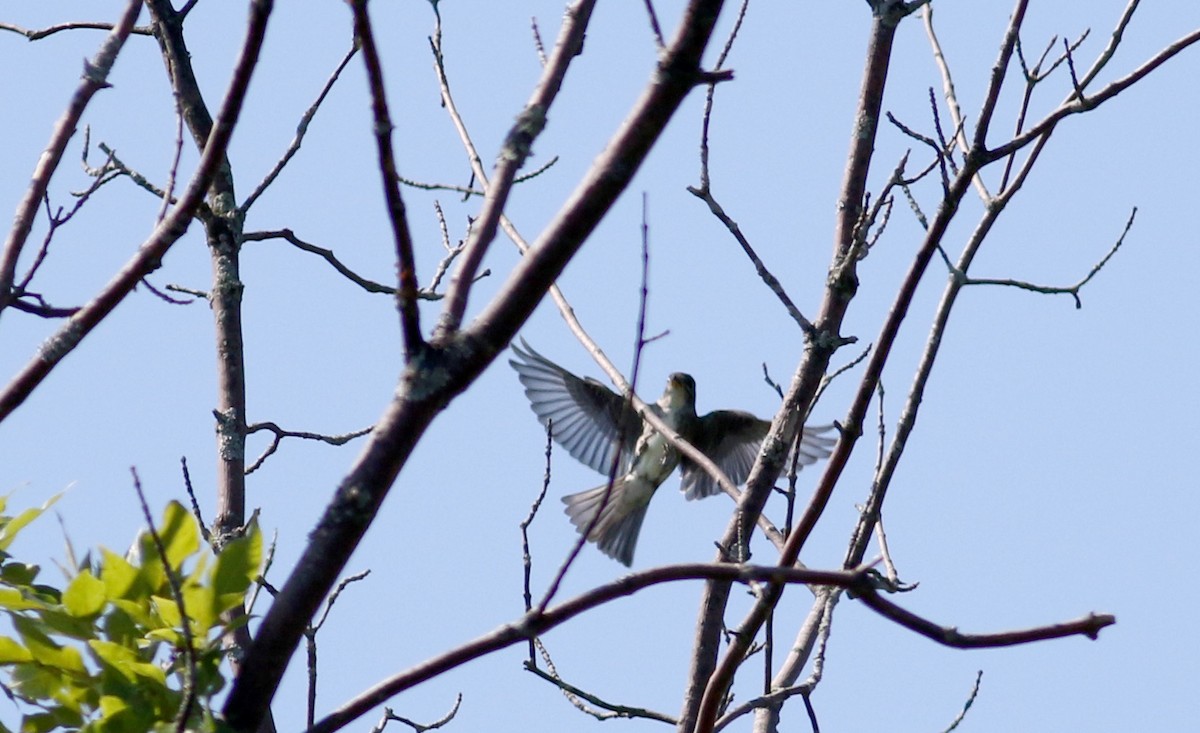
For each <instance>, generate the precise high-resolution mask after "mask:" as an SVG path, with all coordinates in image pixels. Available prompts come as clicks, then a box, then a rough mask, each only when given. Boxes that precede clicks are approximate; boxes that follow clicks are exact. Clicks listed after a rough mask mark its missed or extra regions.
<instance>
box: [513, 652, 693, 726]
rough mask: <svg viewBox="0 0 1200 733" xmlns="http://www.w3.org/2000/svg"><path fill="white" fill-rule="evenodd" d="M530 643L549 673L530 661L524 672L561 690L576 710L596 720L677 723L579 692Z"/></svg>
mask: <svg viewBox="0 0 1200 733" xmlns="http://www.w3.org/2000/svg"><path fill="white" fill-rule="evenodd" d="M530 643H531V644H534V643H536V644H537V647H538V649H539V650H540V651H541V653H542V660H543V661H544V662H545V663H546V669H547V670H549V671H548V672H547V671H543V670H542V669H540V668H538V666H537V665H536V664H535V663H533V661H532V660H528V661H526V662H525V670H526V671H527V672H532V673H533V674H535V675H537V676H538V677H541V678H542V679H544V680H546V681H547V682H549V683H550V684H552V685H554V686H555V687H557V688H558V689H560V690H562V693H563V696H564V697H566V698H567V700H569V701H570V703H571V704H572V705H574V706H575V707H576V708H577V709H578V710H580V711H582V712H584V713H587V714H588V715H590V716H592V717H593V718H595V719H596V720H611V719H612V718H646V719H648V720H657V721H659V722H661V723H667V724H669V725H675V723H676V722H677V721H676V720H675V719H674V718H672V717H671V716H669V715H665V714H663V713H660V712H657V711H655V710H648V709H646V708H635V707H630V706H628V705H617V704H616V703H611V702H608V701H607V700H603V699H601V698H599V697H597V696H596V695H593V694H592V693H590V692H588V691H586V690H581V689H580V688H578V687H576V686H575V685H572V684H570V683H568V682H567V681H566V680H564V679H563V678H562V677H561V676H560V675H559V674H558V669H556V668H555V666H554V661H553V660H551V659H550V653H549V652H548V651H547V650H546V647H545V646H544V645H543V644H541V642H540V641H539V640H538V639H536V638H534V639H531V640H530ZM584 702H590V703H591V704H592V705H595V706H596V707H598V708H601V709H602V710H603V711H607V712H602V711H601V710H593V709H592V708H589V707H588V706H587V705H584V704H583V703H584Z"/></svg>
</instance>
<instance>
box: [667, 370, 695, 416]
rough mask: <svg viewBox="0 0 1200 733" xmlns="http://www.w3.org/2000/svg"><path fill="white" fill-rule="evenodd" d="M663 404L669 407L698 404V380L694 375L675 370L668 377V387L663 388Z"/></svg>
mask: <svg viewBox="0 0 1200 733" xmlns="http://www.w3.org/2000/svg"><path fill="white" fill-rule="evenodd" d="M663 402H665V403H666V404H665V405H663V406H664V407H667V408H669V409H675V408H680V407H684V406H691V407H693V408H694V407H695V405H696V380H694V379H692V375H690V374H684V373H683V372H675V373H674V374H672V375H671V376H669V377H667V388H666V389H664V390H663Z"/></svg>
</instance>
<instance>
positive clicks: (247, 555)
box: [212, 522, 262, 610]
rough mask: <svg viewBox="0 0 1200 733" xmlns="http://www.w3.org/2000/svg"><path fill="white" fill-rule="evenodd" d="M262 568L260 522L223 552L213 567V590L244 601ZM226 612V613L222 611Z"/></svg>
mask: <svg viewBox="0 0 1200 733" xmlns="http://www.w3.org/2000/svg"><path fill="white" fill-rule="evenodd" d="M261 565H262V532H261V531H260V530H259V529H258V523H257V522H251V523H250V525H249V526H247V527H246V533H245V534H244V535H243V536H241V537H238V538H237V539H235V540H232V541H230V542H229V543H227V544H226V545H225V547H223V548H221V552H220V554H218V555H217V562H216V564H215V565H213V571H212V586H213V590H214V591H216V593H217V595H218V596H220V597H222V598H225V597H226V596H227V595H231V594H232V595H236V596H237V597H239V598H240V597H241V596H243V595H245V593H246V589H247V588H249V587H250V584H251V583H253V582H254V579H255V578H257V577H258V572H259V567H260V566H261ZM222 610H227V609H222Z"/></svg>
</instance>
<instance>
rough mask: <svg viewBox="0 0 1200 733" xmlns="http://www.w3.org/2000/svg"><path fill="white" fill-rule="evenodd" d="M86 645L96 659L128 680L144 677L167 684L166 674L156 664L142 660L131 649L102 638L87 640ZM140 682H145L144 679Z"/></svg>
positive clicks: (162, 684) (160, 683)
mask: <svg viewBox="0 0 1200 733" xmlns="http://www.w3.org/2000/svg"><path fill="white" fill-rule="evenodd" d="M88 647H89V648H90V649H91V650H92V653H93V654H95V655H96V658H97V659H99V660H100V661H101V662H103V663H104V664H107V665H108V666H109V667H110V668H111V669H113V670H114V671H116V672H119V673H120V674H121V676H122V677H124V678H125V679H126V680H128V681H130V682H134V681H136V680H137V679H138V678H145V680H152V681H154V682H155V683H157V684H158V685H161V686H163V687H165V686H166V684H167V675H166V673H165V672H163V670H162V668H161V667H159V666H158V665H157V664H152V663H150V662H146V661H143V660H142V658H141V657H140V656H139V655H138V653H137V652H136V651H134V650H133V649H130V648H128V647H124V646H121V645H120V644H114V643H113V642H111V641H104V640H102V639H93V640H92V641H89V642H88ZM142 684H145V681H144V680H143V682H142Z"/></svg>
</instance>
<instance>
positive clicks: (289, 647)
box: [223, 0, 721, 731]
mask: <svg viewBox="0 0 1200 733" xmlns="http://www.w3.org/2000/svg"><path fill="white" fill-rule="evenodd" d="M720 7H721V2H720V0H692V2H691V3H690V5H689V7H688V8H687V10H686V11H685V12H684V14H683V20H682V23H681V26H680V29H679V31H678V32H677V34H676V37H675V39H674V40H673V41H672V43H671V45H670V47H669V48H668V50H667V51H666V52H665V53H664V55H663V59H662V61H661V62H660V63H659V66H658V68H657V70H656V72H655V74H654V75H653V78H652V80H651V82H650V84H649V86H648V88H647V89H646V91H645V92H644V93H643V95H642V97H641V98H640V99H639V100H638V101H637V102H636V103H635V105H634V107H633V109H632V111H631V114H630V117H629V118H628V120H627V121H626V122H625V123H624V124H623V125H622V126H621V128H620V129H619V130H618V131H617V133H616V134H615V136H614V138H613V140H612V141H611V142H610V144H609V146H608V148H607V149H606V150H605V152H603V153H602V154H601V155H600V157H599V159H598V160H597V161H596V163H595V164H594V165H593V166H592V168H591V169H590V170H589V171H588V173H587V174H586V175H585V177H584V179H583V181H582V182H581V183H580V184H579V186H578V187H577V189H576V191H575V192H574V193H573V194H572V195H571V197H570V198H569V199H568V200H567V201H566V203H565V204H564V205H563V208H562V210H561V212H560V213H559V214H558V215H557V216H555V217H554V219H553V221H552V222H551V223H550V224H549V226H548V227H547V229H546V230H545V232H544V233H543V234H542V236H541V237H540V238H539V240H538V242H537V243H536V244H535V245H534V246H533V247H532V248H531V249H530V252H529V254H527V255H526V256H525V257H524V258H522V260H521V262H520V263H518V265H517V266H516V268H514V272H513V273H512V275H511V276H510V277H509V279H508V281H507V283H505V284H504V285H503V286H502V287H501V290H500V292H499V294H498V295H497V296H496V298H495V299H494V300H493V301H492V303H491V304H490V305H488V306H487V307H486V308H485V309H484V311H483V313H482V314H481V315H480V316H479V317H478V318H477V319H476V320H475V321H474V322H473V323H472V324H471V326H470V328H468V329H466V330H464V331H462V332H460V333H459V334H458V335H457V336H456V337H455V338H453V339H452V340H449V342H448V343H447V344H445V345H442V344H440V343H439V342H438V340H437V339H435V340H434V344H433V348H430V349H426V350H425V351H424V353H422V354H421V355H420V358H418V359H416V360H414V361H413V362H410V363H409V364H407V365H406V366H405V368H404V371H403V373H402V375H401V377H400V382H399V384H398V386H397V390H396V395H395V397H394V398H393V401H392V403H391V404H390V405H389V407H388V408H387V410H386V411H385V412H384V414H383V416H382V417H381V418H380V420H379V421H378V422H377V423H376V428H375V430H374V431H373V432H372V433H371V436H370V438H368V440H367V444H366V445H365V446H364V448H363V451H362V453H361V454H360V455H359V456H358V458H357V459H356V461H355V463H354V465H353V466H352V467H351V469H350V471H349V472H348V473H347V474H346V476H345V477H344V478H343V479H342V482H341V484H340V485H339V487H338V489H337V492H336V493H335V495H334V497H333V499H332V500H331V501H330V503H329V505H328V506H327V507H326V510H325V512H324V514H323V515H322V517H321V519H320V520H319V522H318V523H317V526H316V528H315V529H314V530H313V532H312V534H311V535H310V541H309V543H308V545H307V547H306V548H305V550H304V552H303V553H302V555H301V556H300V558H299V560H298V561H297V563H296V566H295V569H294V570H293V572H292V573H291V575H290V576H289V577H288V580H287V582H286V583H285V584H284V586H283V587H282V588H281V589H280V592H279V595H278V596H277V597H276V599H275V602H274V603H273V604H272V605H271V608H270V609H269V610H268V611H267V613H266V615H265V616H264V617H263V619H262V623H261V625H260V626H259V630H258V633H257V635H256V636H255V639H254V643H253V645H252V646H251V647H250V649H249V651H248V653H247V656H246V658H245V662H244V665H243V668H242V672H241V673H240V674H239V675H238V676H237V678H236V679H235V680H234V682H233V685H232V687H231V688H230V690H229V696H228V697H227V698H226V701H225V705H224V708H223V711H224V715H225V719H226V721H227V722H228V723H229V724H230V725H231V726H232V727H233V728H234V729H235V730H239V731H249V730H252V729H254V728H255V726H256V725H257V724H258V721H260V720H261V719H262V718H263V716H264V715H265V714H266V712H267V710H268V706H269V705H270V701H271V699H272V697H273V696H274V694H275V691H276V690H277V689H278V686H279V682H280V679H281V678H282V676H283V672H284V669H285V668H286V666H287V663H288V660H289V659H290V658H291V656H292V654H293V653H294V652H295V649H296V647H297V645H298V644H299V642H300V637H301V631H300V630H301V628H302V627H303V625H304V623H305V622H307V620H308V619H310V618H311V617H312V615H313V613H314V612H315V610H316V607H317V604H319V603H320V599H321V598H323V597H324V596H325V594H326V593H328V592H329V590H330V588H332V587H333V584H334V583H335V582H336V580H337V577H338V575H339V574H340V573H341V571H342V569H343V568H344V567H345V565H346V562H347V561H348V559H349V557H350V554H351V553H352V552H353V551H354V549H355V548H356V547H357V546H358V543H359V542H360V541H361V539H362V537H363V535H364V533H365V532H366V530H367V528H368V527H369V526H370V525H371V522H372V521H373V520H374V518H375V516H376V514H377V512H378V511H379V507H380V506H381V504H382V502H383V501H384V499H385V498H386V496H387V493H388V491H389V490H390V489H391V487H392V484H393V482H394V481H395V479H396V476H397V475H398V474H399V472H400V469H401V468H402V467H403V466H404V465H405V464H406V463H407V461H408V459H409V457H410V456H411V455H412V451H413V450H414V449H415V447H416V445H417V443H418V442H419V441H420V439H421V437H422V436H423V435H424V433H425V430H426V429H427V428H428V427H429V425H430V424H431V423H432V421H433V419H434V418H435V417H436V416H437V415H438V414H439V413H440V412H441V411H442V410H443V409H444V408H445V407H446V406H447V405H448V404H449V403H450V402H451V400H453V398H454V397H455V396H457V395H458V394H459V393H460V392H462V391H463V390H464V389H466V388H467V386H469V385H470V384H471V383H472V382H473V381H474V380H475V379H476V378H477V377H478V376H479V374H480V373H482V371H483V369H484V368H485V367H486V366H487V365H488V364H490V363H491V361H492V360H493V359H494V358H495V357H496V355H497V354H498V353H499V352H500V351H501V350H502V349H503V348H504V347H506V346H507V345H508V342H509V341H510V340H511V339H512V338H513V336H514V335H515V334H516V331H517V329H518V328H520V326H521V325H522V324H523V323H524V322H525V321H526V319H528V317H529V315H530V313H532V311H533V309H534V308H535V307H536V306H537V304H538V302H539V301H541V299H542V298H543V297H544V296H545V294H546V291H547V290H548V289H549V287H550V286H551V285H552V284H553V282H554V280H555V278H557V277H558V275H559V273H561V272H562V269H563V268H564V267H565V266H566V264H567V262H568V261H570V259H571V257H573V256H574V254H575V252H577V251H578V249H579V248H580V247H581V246H582V244H583V242H584V241H585V240H586V239H587V237H588V236H590V235H591V233H592V231H593V230H594V229H595V227H596V226H597V225H598V224H599V222H600V219H601V218H602V217H603V215H604V214H605V213H606V212H607V211H608V209H609V208H610V207H611V206H612V205H613V203H614V202H615V200H616V198H617V197H618V196H619V195H620V194H621V193H622V192H623V191H624V190H625V189H626V188H627V187H628V185H629V182H630V180H631V179H632V177H633V175H634V174H635V173H636V172H637V170H638V168H639V167H640V166H641V163H642V162H643V161H644V160H645V157H646V155H647V154H648V153H649V151H650V148H651V146H652V145H653V144H654V142H655V141H656V140H657V139H658V136H659V135H660V134H661V133H662V130H663V129H664V128H665V127H666V124H667V122H668V121H669V120H670V119H671V117H672V116H673V115H674V113H675V112H676V111H677V110H678V109H679V106H680V104H681V103H682V102H683V99H684V98H685V97H686V95H687V93H688V92H689V91H690V90H691V89H692V88H693V87H694V86H695V85H696V83H698V82H699V81H700V80H701V79H702V75H701V74H700V59H701V56H702V54H703V52H704V48H705V47H706V45H707V43H708V40H709V39H710V37H711V35H712V30H713V27H714V25H715V23H716V19H717V13H718V12H719V10H720ZM318 725H319V724H318Z"/></svg>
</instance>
